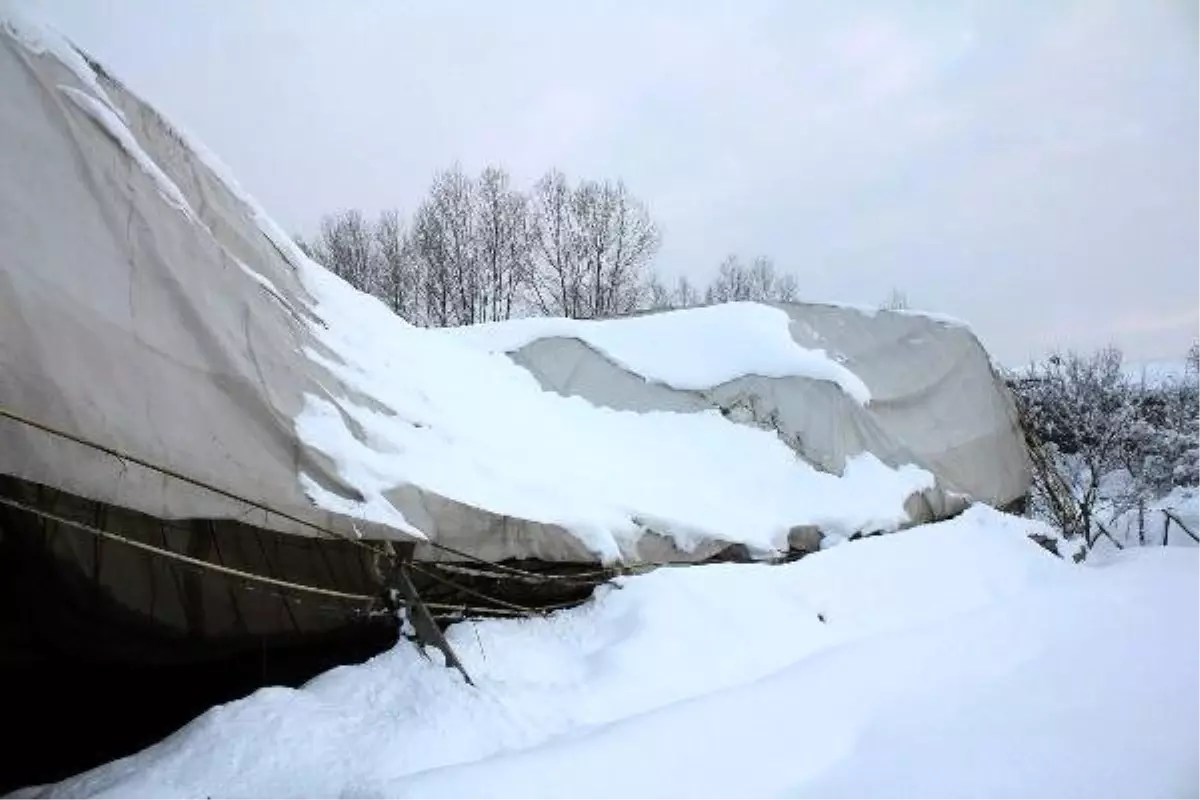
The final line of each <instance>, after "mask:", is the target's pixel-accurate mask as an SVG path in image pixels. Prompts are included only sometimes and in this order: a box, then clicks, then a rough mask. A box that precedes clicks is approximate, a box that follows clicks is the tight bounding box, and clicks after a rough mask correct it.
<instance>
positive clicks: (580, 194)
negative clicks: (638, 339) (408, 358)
mask: <svg viewBox="0 0 1200 800" xmlns="http://www.w3.org/2000/svg"><path fill="white" fill-rule="evenodd" d="M661 238H662V237H661V233H660V231H659V228H658V225H657V224H656V223H655V222H654V220H653V219H652V218H651V217H650V213H649V211H648V209H647V207H646V205H645V204H644V203H643V202H642V201H640V200H639V199H637V198H636V197H634V196H633V195H632V194H630V193H629V190H628V189H627V188H626V187H625V185H624V184H623V183H622V182H620V181H609V180H604V181H592V180H583V181H580V182H578V183H575V184H572V183H571V182H570V181H568V179H567V177H566V176H565V175H563V173H561V172H559V171H557V170H554V171H551V172H549V173H547V174H546V175H545V176H543V177H542V178H541V180H539V181H538V182H537V183H536V184H534V186H533V188H532V189H530V190H528V191H522V190H520V189H518V188H515V187H514V186H513V185H512V180H511V178H510V177H509V175H508V173H507V172H505V171H504V170H503V169H500V168H497V167H488V168H487V169H485V170H484V171H483V172H482V173H481V174H480V175H478V176H470V175H467V174H465V173H464V172H463V171H462V169H461V168H459V167H457V166H456V167H452V168H451V169H448V170H446V171H444V172H441V173H439V174H437V175H436V176H435V177H434V180H433V183H432V185H431V186H430V189H429V194H428V196H427V197H426V198H425V200H424V201H423V202H422V203H421V204H420V206H418V208H417V210H416V212H415V213H414V214H413V215H412V217H411V218H410V219H405V218H403V217H401V216H400V214H399V213H398V212H396V211H394V210H393V211H385V212H383V213H382V214H380V215H379V217H378V218H377V219H375V220H373V221H371V220H368V219H367V218H366V217H365V216H364V215H363V214H362V212H360V211H358V210H348V211H342V212H340V213H337V214H331V215H328V216H326V217H324V218H323V219H322V220H321V223H320V229H319V231H318V233H317V235H316V236H314V237H311V238H303V237H298V238H297V242H298V243H299V244H300V246H301V247H302V248H304V250H305V251H306V252H307V253H308V254H309V255H310V256H311V257H312V258H314V259H315V260H317V261H319V262H321V263H322V264H324V265H325V266H327V267H328V268H330V269H331V270H333V271H334V272H335V273H337V274H338V275H340V276H341V277H343V278H344V279H346V280H347V281H348V282H349V283H350V284H352V285H353V286H355V287H356V288H358V289H361V290H363V291H366V292H370V293H371V294H374V295H376V296H377V297H379V298H380V299H382V300H383V301H384V302H386V303H387V304H388V305H389V306H390V307H391V308H392V310H393V311H395V312H396V313H397V314H399V315H401V316H403V317H404V318H405V319H407V320H409V321H410V322H413V323H415V324H419V325H429V326H447V325H468V324H472V323H476V322H490V321H494V320H501V319H509V318H512V317H517V316H530V315H549V316H566V317H574V318H581V319H592V318H602V317H612V316H618V315H621V314H626V313H629V312H631V311H636V310H640V309H661V308H671V307H686V306H692V305H697V304H699V303H701V302H722V301H726V300H775V299H778V300H791V299H794V298H795V295H796V280H795V278H794V277H793V276H791V275H781V274H779V273H777V272H776V270H775V267H774V265H773V263H772V262H771V261H770V259H768V258H765V257H759V258H756V259H755V260H754V261H752V262H751V263H750V264H748V265H747V264H744V263H743V262H742V261H740V260H739V259H738V258H737V257H734V256H730V257H729V258H727V259H726V261H725V262H724V263H723V264H722V265H721V268H720V270H719V272H718V274H717V277H716V279H715V280H714V281H713V282H712V284H711V285H709V286H707V287H696V286H694V285H693V284H692V283H691V282H690V281H689V280H688V279H687V278H680V279H679V280H678V281H677V282H676V283H675V284H674V285H673V286H671V287H669V288H668V287H667V286H665V285H664V284H663V283H662V281H661V280H660V279H659V278H658V277H657V276H656V275H654V274H653V272H652V270H651V262H652V261H653V259H654V256H655V254H656V253H657V252H658V248H659V245H660V243H661Z"/></svg>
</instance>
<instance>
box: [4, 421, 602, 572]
mask: <svg viewBox="0 0 1200 800" xmlns="http://www.w3.org/2000/svg"><path fill="white" fill-rule="evenodd" d="M0 417H4V418H7V419H9V420H11V421H13V422H16V423H19V424H22V425H26V426H29V427H31V428H36V429H37V430H40V431H42V432H44V433H48V434H51V435H53V436H58V437H60V438H63V439H66V440H68V441H71V442H74V443H76V444H78V445H81V446H83V447H88V448H91V449H93V450H96V451H98V452H101V453H105V454H106V455H110V456H112V457H113V458H116V459H118V460H120V461H122V462H124V461H128V462H130V463H133V464H137V465H138V466H140V467H143V468H144V469H148V470H150V471H151V472H157V473H159V474H161V475H165V476H167V477H170V478H174V479H176V480H179V481H183V482H184V483H187V484H190V485H192V486H196V487H198V488H201V489H205V490H207V491H210V492H213V493H214V494H217V495H220V496H222V497H225V498H226V499H229V500H233V501H235V502H238V503H242V504H244V505H247V506H250V507H252V508H257V509H259V510H260V511H263V512H266V513H267V514H274V515H275V516H277V517H279V518H281V519H286V520H288V521H290V522H294V523H296V524H298V525H302V526H304V527H306V528H309V529H311V530H315V531H317V532H319V533H322V534H324V535H325V536H328V537H332V538H335V539H340V540H342V541H345V542H348V543H350V544H353V545H356V546H358V547H362V548H365V549H367V550H368V551H370V552H371V553H373V554H375V555H377V556H380V557H382V558H385V559H388V560H392V559H393V558H394V556H393V555H392V554H391V553H389V552H387V551H385V550H383V549H382V548H379V547H375V546H373V545H371V544H368V543H367V542H364V541H362V540H361V539H357V538H355V537H353V536H350V535H348V534H345V533H339V532H338V531H334V530H331V529H329V528H327V527H325V526H323V525H319V524H317V523H315V522H312V521H310V520H306V519H303V518H301V517H298V516H295V515H294V514H289V513H287V512H285V511H279V510H278V509H275V508H272V507H271V506H269V505H266V504H265V503H263V502H261V501H258V500H252V499H251V498H249V497H245V496H242V495H240V494H237V493H236V492H232V491H229V490H228V489H223V488H221V487H219V486H215V485H213V484H211V483H208V482H207V481H203V480H200V479H198V478H193V477H191V476H190V475H185V474H184V473H182V472H179V471H178V470H174V469H171V468H170V467H164V466H161V465H159V464H154V463H152V462H150V461H147V460H145V459H143V458H139V457H138V456H135V455H132V454H130V453H126V452H124V451H122V450H119V449H117V448H115V447H110V446H108V445H104V444H100V443H99V442H96V441H92V440H91V439H88V438H86V437H84V436H80V435H78V434H74V433H69V432H67V431H64V430H61V429H59V428H56V427H54V426H53V425H49V424H47V423H45V422H41V421H39V420H35V419H32V418H30V417H27V416H25V415H23V414H19V413H17V412H15V411H12V410H10V409H8V408H5V407H4V406H0ZM418 544H428V545H429V546H430V547H432V548H434V549H435V550H440V551H442V552H444V553H449V554H451V555H455V556H458V557H459V558H463V559H466V560H468V561H473V562H476V563H478V564H482V565H484V566H486V567H487V568H488V570H489V571H498V572H503V573H506V574H508V575H510V576H513V577H520V578H522V579H524V580H526V581H528V582H533V583H552V582H564V583H575V584H586V585H591V583H590V582H588V581H586V580H585V579H584V576H573V575H557V574H552V573H541V574H539V573H536V572H529V571H527V570H523V569H519V568H517V567H513V566H509V565H508V564H500V563H497V562H494V561H488V560H486V559H484V558H480V557H479V556H476V555H472V554H471V553H467V552H465V551H463V550H459V549H457V548H454V547H450V546H449V545H444V544H441V543H439V542H435V541H432V540H428V539H427V540H424V541H419V542H418ZM599 572H600V573H602V572H604V571H599ZM591 574H599V573H591Z"/></svg>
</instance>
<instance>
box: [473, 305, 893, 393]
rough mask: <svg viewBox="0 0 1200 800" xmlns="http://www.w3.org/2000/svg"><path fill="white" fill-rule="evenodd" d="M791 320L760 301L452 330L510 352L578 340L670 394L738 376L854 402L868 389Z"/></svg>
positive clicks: (495, 349) (485, 345)
mask: <svg viewBox="0 0 1200 800" xmlns="http://www.w3.org/2000/svg"><path fill="white" fill-rule="evenodd" d="M790 327H791V320H790V319H788V315H787V314H786V313H785V312H783V311H780V310H779V309H777V308H772V307H770V306H767V305H762V304H760V303H722V304H720V305H716V306H705V307H701V308H690V309H684V310H680V311H667V312H663V313H659V314H647V315H644V316H635V317H627V318H625V319H622V320H620V321H619V322H615V321H596V320H576V319H563V318H561V317H559V318H540V319H516V320H508V321H506V322H493V323H487V324H483V325H472V326H469V327H465V328H456V329H451V331H450V332H451V335H453V336H454V337H455V338H457V339H459V340H461V341H466V342H469V343H473V344H475V345H476V346H479V347H483V348H485V349H487V350H489V351H490V352H494V353H510V352H513V351H514V350H519V349H521V348H522V347H525V346H526V345H528V344H530V343H532V342H534V341H536V340H538V339H546V338H549V337H563V338H572V339H580V340H582V341H585V342H587V343H588V344H589V345H591V346H592V347H594V348H596V349H597V350H599V351H600V352H602V353H604V354H605V355H606V356H608V357H609V358H610V359H612V360H613V361H615V362H616V363H618V364H620V365H621V366H622V367H624V368H625V369H627V370H629V371H630V372H633V373H635V374H637V375H640V376H641V377H643V378H645V379H646V380H648V381H652V382H656V383H663V384H666V385H667V386H670V387H671V388H673V389H684V390H689V389H711V388H713V387H714V386H718V385H720V384H722V383H725V382H727V381H731V380H733V379H735V378H740V377H742V376H744V375H761V376H762V377H764V378H786V377H793V376H794V377H804V378H812V379H814V380H826V381H832V382H833V383H836V384H837V385H838V386H840V387H841V389H842V390H843V391H844V392H846V394H848V395H850V396H851V397H852V398H854V400H855V401H856V402H858V403H859V404H860V405H861V404H865V403H867V402H868V401H870V399H871V390H870V389H868V388H867V385H866V384H865V383H863V382H862V380H861V379H860V378H859V377H858V376H857V375H855V374H854V373H853V372H851V371H850V370H848V369H846V368H845V367H843V366H842V365H841V364H839V363H837V362H836V361H834V360H833V359H832V358H830V357H829V356H828V355H826V354H825V352H824V351H823V350H816V349H808V348H805V347H801V346H800V345H799V344H797V343H796V341H795V340H794V339H793V338H792V334H791V332H790V330H789V328H790Z"/></svg>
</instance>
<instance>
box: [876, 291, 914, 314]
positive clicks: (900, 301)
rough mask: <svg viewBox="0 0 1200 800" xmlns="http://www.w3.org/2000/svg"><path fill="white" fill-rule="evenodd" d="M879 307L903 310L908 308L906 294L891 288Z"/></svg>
mask: <svg viewBox="0 0 1200 800" xmlns="http://www.w3.org/2000/svg"><path fill="white" fill-rule="evenodd" d="M879 307H880V308H881V309H883V310H884V311H904V310H906V309H907V308H908V295H906V294H905V293H904V292H902V291H900V290H899V289H895V288H893V289H892V291H891V292H889V293H888V296H887V298H886V299H885V300H884V301H883V303H881V304H880V306H879Z"/></svg>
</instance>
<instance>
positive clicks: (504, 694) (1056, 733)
mask: <svg viewBox="0 0 1200 800" xmlns="http://www.w3.org/2000/svg"><path fill="white" fill-rule="evenodd" d="M1034 527H1036V523H1032V522H1030V521H1028V520H1023V519H1019V518H1015V517H1009V516H1005V515H1002V514H999V513H997V512H994V511H991V510H988V509H985V508H982V507H975V508H973V509H971V510H970V511H969V512H967V513H966V514H965V515H963V516H962V517H959V518H957V519H955V520H953V521H949V522H944V523H940V524H935V525H928V526H921V527H917V528H912V529H910V530H908V531H905V532H902V533H899V534H896V535H893V536H886V537H878V538H870V539H866V540H863V541H860V542H854V543H852V544H849V545H847V546H845V547H839V548H835V549H833V550H830V551H826V552H822V553H818V554H816V555H813V556H811V557H809V558H807V559H804V560H802V561H799V562H796V563H794V564H790V565H787V566H779V567H771V566H762V565H719V566H709V567H704V568H701V569H686V570H680V569H661V570H658V571H657V572H654V573H652V574H649V575H645V576H641V577H637V578H631V579H627V580H625V581H624V583H623V588H621V589H620V590H608V591H605V592H603V593H602V594H601V595H600V596H599V597H598V598H597V599H595V600H594V601H593V602H591V603H590V604H588V605H587V606H584V607H581V608H578V609H573V610H570V611H565V612H560V613H558V614H556V615H554V616H552V617H549V618H546V619H530V620H523V621H501V622H487V623H469V622H464V623H461V624H458V625H456V626H454V627H452V628H451V629H450V631H449V634H450V638H451V640H452V642H453V644H454V646H455V647H456V648H457V651H458V653H459V655H460V656H462V658H463V659H464V661H465V662H466V665H467V667H468V669H469V670H470V672H471V674H472V676H473V677H474V678H475V680H476V681H477V683H478V687H477V688H471V687H469V686H467V685H465V684H464V683H463V682H462V680H461V679H460V678H459V677H458V675H457V673H456V672H454V671H452V670H448V669H444V668H440V667H438V666H436V665H435V664H433V663H431V662H429V661H427V660H425V659H423V658H421V657H420V656H419V655H418V654H417V653H416V652H415V651H414V650H413V649H412V648H411V647H410V646H409V645H406V644H402V645H400V646H398V647H397V648H395V649H394V650H393V651H391V652H388V653H386V654H384V655H381V656H379V657H377V658H375V659H373V660H372V661H370V662H368V663H366V664H364V665H361V666H353V667H343V668H339V669H336V670H333V671H332V672H329V673H327V674H325V675H323V676H320V677H318V678H316V679H314V680H313V681H312V682H310V683H309V684H308V685H307V686H306V687H304V688H303V689H300V690H286V689H279V688H272V689H263V690H260V691H259V692H257V693H256V694H254V695H252V696H250V697H249V698H246V699H244V700H241V701H237V702H233V703H229V704H227V705H225V706H221V707H218V708H214V709H212V710H211V711H209V712H207V713H205V714H204V715H202V716H201V717H199V718H198V719H197V720H195V721H194V722H193V723H191V724H190V725H188V726H186V727H185V728H184V729H182V730H181V731H179V732H178V733H177V734H175V735H173V736H172V737H170V738H168V739H167V740H165V741H163V742H162V743H160V744H158V745H155V746H153V747H150V748H148V749H147V750H145V751H143V752H141V753H139V754H137V755H135V756H133V757H130V758H127V759H124V760H121V761H118V762H115V763H113V764H111V765H107V766H104V767H101V768H99V769H96V770H94V771H92V772H90V773H87V774H85V775H82V776H79V777H77V778H74V779H71V780H68V781H65V782H63V783H60V784H58V785H55V786H50V787H46V788H45V789H44V791H43V796H75V797H82V796H98V795H104V796H122V797H149V796H154V797H201V796H210V797H217V796H271V797H300V796H307V797H315V796H323V797H337V796H356V797H364V796H365V797H441V796H489V797H539V796H561V797H571V796H613V797H616V796H638V797H645V796H688V797H703V796H714V797H716V796H720V797H730V796H746V797H749V796H785V795H786V796H797V795H816V796H919V795H926V796H977V795H982V796H1188V795H1191V796H1195V794H1196V792H1197V789H1198V788H1200V786H1198V784H1197V769H1198V767H1200V756H1198V755H1197V754H1198V753H1200V741H1198V736H1197V703H1198V693H1197V682H1196V675H1197V670H1198V668H1200V663H1198V654H1197V648H1198V644H1197V639H1196V629H1197V605H1196V594H1197V589H1198V585H1197V573H1198V570H1197V558H1196V551H1195V550H1184V549H1180V548H1160V549H1156V550H1140V551H1137V552H1136V553H1125V554H1121V555H1119V556H1117V557H1115V558H1114V560H1113V561H1112V562H1110V563H1108V564H1107V565H1106V566H1103V567H1087V566H1082V565H1074V564H1071V563H1068V562H1065V561H1063V560H1060V559H1056V558H1054V557H1053V556H1051V555H1049V554H1048V553H1047V552H1046V551H1044V550H1042V549H1041V548H1040V547H1038V546H1037V545H1035V544H1033V543H1032V542H1030V541H1029V540H1028V539H1027V538H1026V534H1027V533H1028V532H1030V530H1031V529H1032V528H1034Z"/></svg>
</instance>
